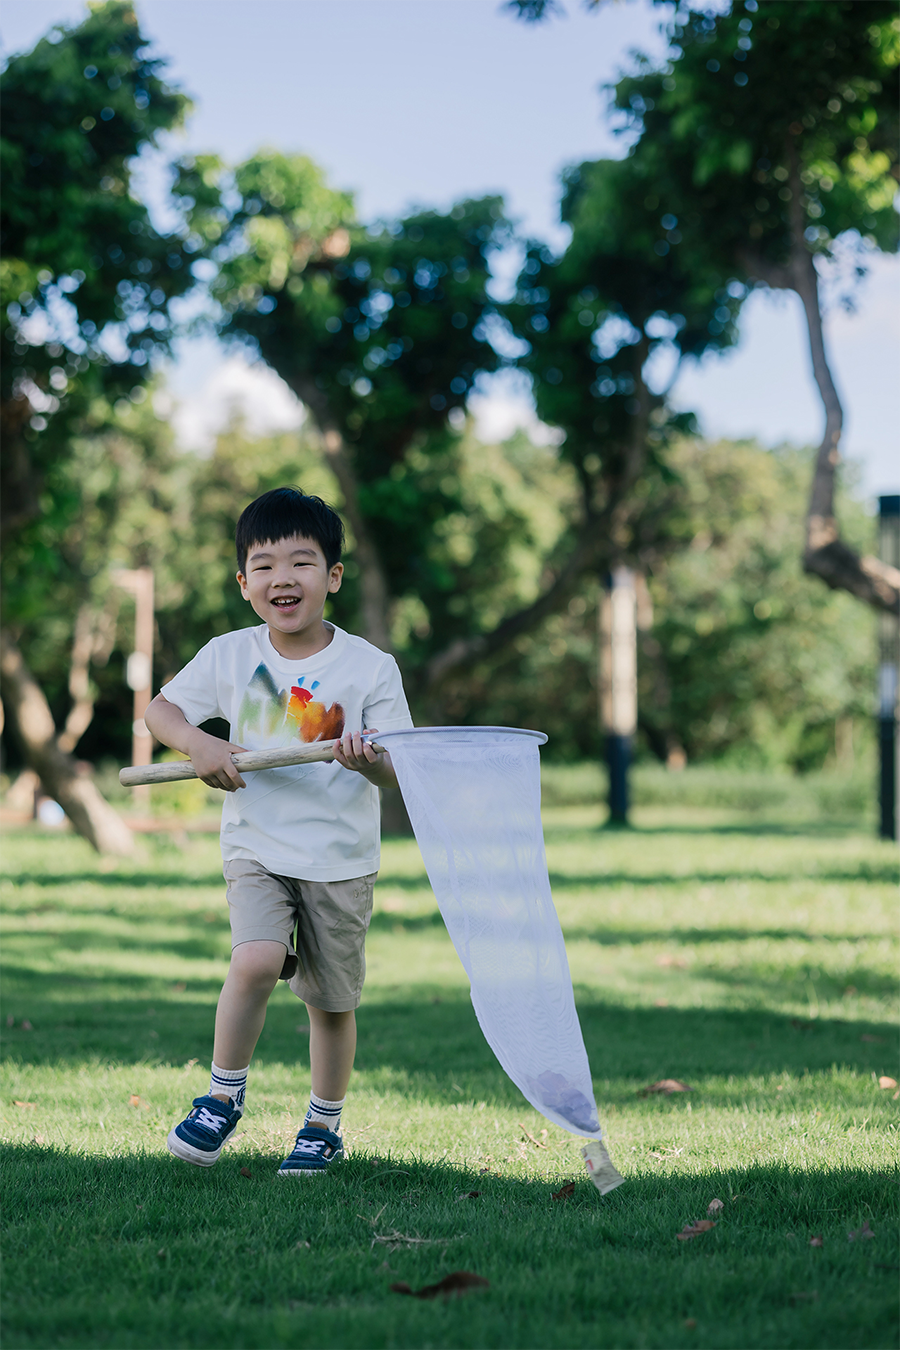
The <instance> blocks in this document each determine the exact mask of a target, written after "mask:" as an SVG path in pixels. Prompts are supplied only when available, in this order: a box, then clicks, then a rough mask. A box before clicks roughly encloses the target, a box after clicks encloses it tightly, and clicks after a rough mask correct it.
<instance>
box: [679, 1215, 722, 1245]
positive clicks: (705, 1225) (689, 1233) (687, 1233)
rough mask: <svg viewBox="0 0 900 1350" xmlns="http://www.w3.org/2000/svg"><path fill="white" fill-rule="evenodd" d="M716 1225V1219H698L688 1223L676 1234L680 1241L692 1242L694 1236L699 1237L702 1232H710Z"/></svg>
mask: <svg viewBox="0 0 900 1350" xmlns="http://www.w3.org/2000/svg"><path fill="white" fill-rule="evenodd" d="M715 1226H716V1221H715V1219H698V1220H697V1222H696V1223H686V1224H685V1225H684V1227H683V1228H682V1230H681V1232H680V1233H676V1234H675V1236H676V1237H677V1239H678V1241H679V1242H690V1241H691V1239H692V1238H695V1237H699V1236H700V1234H701V1233H708V1232H709V1230H710V1229H711V1228H715Z"/></svg>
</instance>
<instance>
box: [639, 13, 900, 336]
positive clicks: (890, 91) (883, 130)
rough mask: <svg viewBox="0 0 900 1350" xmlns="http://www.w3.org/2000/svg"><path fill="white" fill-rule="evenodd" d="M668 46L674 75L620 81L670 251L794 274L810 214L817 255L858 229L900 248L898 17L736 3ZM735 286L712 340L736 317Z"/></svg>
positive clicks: (682, 27)
mask: <svg viewBox="0 0 900 1350" xmlns="http://www.w3.org/2000/svg"><path fill="white" fill-rule="evenodd" d="M669 37H670V42H671V46H672V53H673V54H672V59H671V60H670V61H669V63H668V65H667V66H666V67H664V68H663V69H661V70H642V71H639V72H638V73H637V74H635V75H633V76H629V77H628V78H626V79H623V80H621V81H620V82H619V83H618V85H617V86H616V89H615V99H614V106H615V107H616V108H617V109H619V110H620V111H621V112H622V113H624V114H625V118H626V126H627V127H628V128H629V129H630V130H632V132H637V133H638V135H639V140H638V142H637V144H636V145H635V146H634V147H633V149H632V152H631V153H632V157H633V158H634V159H635V160H636V161H638V162H640V163H641V164H642V165H643V168H644V172H645V174H646V176H647V179H648V180H650V179H653V180H654V181H655V184H656V186H655V188H654V190H653V192H652V196H650V197H648V199H647V201H646V203H645V204H646V208H647V212H648V218H649V219H650V220H652V222H653V223H654V225H655V231H656V238H657V240H658V242H659V244H660V246H663V245H666V244H668V245H669V246H670V248H671V249H672V250H673V251H680V250H683V249H687V250H694V249H696V248H698V247H705V248H706V249H707V251H708V255H709V257H710V260H711V261H713V263H715V260H718V264H719V266H720V267H722V268H723V270H725V269H727V270H731V269H734V268H737V267H740V268H741V270H742V273H743V276H744V279H745V280H746V279H748V276H750V277H752V275H753V273H754V267H755V266H757V260H758V263H759V264H765V265H770V266H784V265H786V264H787V263H788V261H789V259H790V255H791V240H792V231H793V230H794V227H795V212H796V211H798V210H799V212H800V228H801V229H802V230H803V231H804V232H805V239H806V243H807V246H808V247H809V248H810V250H811V251H813V252H819V253H825V254H827V253H828V252H829V251H830V249H831V248H832V245H833V243H834V240H835V239H836V238H837V237H838V236H839V235H842V234H845V233H846V232H847V231H856V232H857V233H858V235H859V236H861V237H862V239H863V240H864V241H865V243H866V244H867V245H868V246H869V247H870V248H873V247H874V248H880V249H896V247H897V242H898V227H897V216H896V212H895V211H894V209H893V198H894V194H895V192H896V173H897V158H898V152H897V129H898V128H897V120H898V119H897V105H898V55H900V23H898V20H897V18H896V13H895V10H894V7H893V6H892V5H888V4H885V3H882V0H852V3H851V0H835V2H834V3H833V2H832V0H765V3H764V4H762V5H761V6H757V4H755V3H743V2H742V0H736V3H735V4H734V5H733V6H732V7H731V9H730V10H729V11H728V12H727V13H725V14H712V13H710V14H707V13H706V12H705V11H700V10H699V9H698V10H693V9H688V8H687V7H686V6H683V7H682V8H681V9H679V10H678V11H677V12H676V14H675V16H674V20H673V22H672V23H671V24H670V27H669ZM669 219H671V220H672V221H673V222H674V223H673V224H672V225H671V226H669V224H668V221H669ZM756 275H757V276H759V271H758V270H757V271H756ZM726 280H727V275H724V276H723V283H722V290H723V294H722V308H723V313H722V314H721V315H719V314H717V315H716V316H715V319H714V323H715V324H718V325H721V327H719V328H718V329H715V328H714V329H713V331H714V332H721V331H722V327H727V325H728V324H729V323H730V322H731V321H732V319H733V312H732V306H730V304H729V298H728V297H729V288H728V287H727V286H726V284H725V283H726ZM738 298H739V297H738Z"/></svg>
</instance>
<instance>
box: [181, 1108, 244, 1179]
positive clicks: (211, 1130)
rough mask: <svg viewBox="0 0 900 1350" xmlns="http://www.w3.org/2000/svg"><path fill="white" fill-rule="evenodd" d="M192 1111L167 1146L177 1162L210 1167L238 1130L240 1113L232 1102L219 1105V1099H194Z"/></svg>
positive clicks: (217, 1159)
mask: <svg viewBox="0 0 900 1350" xmlns="http://www.w3.org/2000/svg"><path fill="white" fill-rule="evenodd" d="M192 1107H193V1109H192V1110H190V1111H188V1113H187V1115H186V1116H185V1118H184V1120H183V1121H182V1122H181V1124H180V1125H176V1126H175V1128H174V1130H172V1131H171V1132H170V1134H169V1137H168V1139H167V1140H166V1144H167V1146H168V1149H169V1152H170V1153H174V1154H175V1157H176V1158H181V1159H182V1160H183V1161H184V1162H190V1163H196V1164H197V1166H198V1167H212V1165H213V1163H215V1162H218V1161H219V1154H220V1153H221V1152H222V1148H223V1146H224V1145H225V1144H226V1143H227V1141H228V1140H229V1139H230V1138H231V1136H232V1135H233V1134H234V1132H235V1130H236V1129H237V1123H238V1121H239V1120H240V1118H241V1113H240V1111H238V1110H237V1109H236V1108H235V1105H234V1103H233V1102H231V1101H228V1102H220V1101H219V1099H218V1097H195V1098H194V1100H193V1103H192Z"/></svg>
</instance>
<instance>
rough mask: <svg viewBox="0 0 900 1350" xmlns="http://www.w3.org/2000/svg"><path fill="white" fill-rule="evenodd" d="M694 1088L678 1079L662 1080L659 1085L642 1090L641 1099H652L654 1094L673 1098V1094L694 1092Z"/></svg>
mask: <svg viewBox="0 0 900 1350" xmlns="http://www.w3.org/2000/svg"><path fill="white" fill-rule="evenodd" d="M693 1090H694V1089H693V1088H692V1087H688V1085H687V1083H679V1081H678V1079H677V1078H660V1080H659V1082H658V1083H651V1084H650V1086H649V1087H645V1088H641V1090H640V1092H639V1093H638V1096H639V1097H651V1096H652V1095H653V1094H654V1093H659V1094H660V1095H661V1096H663V1097H671V1095H672V1093H673V1092H693Z"/></svg>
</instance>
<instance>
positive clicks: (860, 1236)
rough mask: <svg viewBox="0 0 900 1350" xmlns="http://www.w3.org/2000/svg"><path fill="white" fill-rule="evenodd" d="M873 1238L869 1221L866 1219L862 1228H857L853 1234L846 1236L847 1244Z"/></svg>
mask: <svg viewBox="0 0 900 1350" xmlns="http://www.w3.org/2000/svg"><path fill="white" fill-rule="evenodd" d="M874 1236H875V1234H874V1233H873V1232H872V1230H871V1228H870V1227H869V1220H868V1219H866V1221H865V1222H864V1224H863V1226H862V1228H857V1229H856V1231H855V1232H854V1233H848V1234H847V1239H848V1241H849V1242H865V1240H866V1238H873V1237H874Z"/></svg>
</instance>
